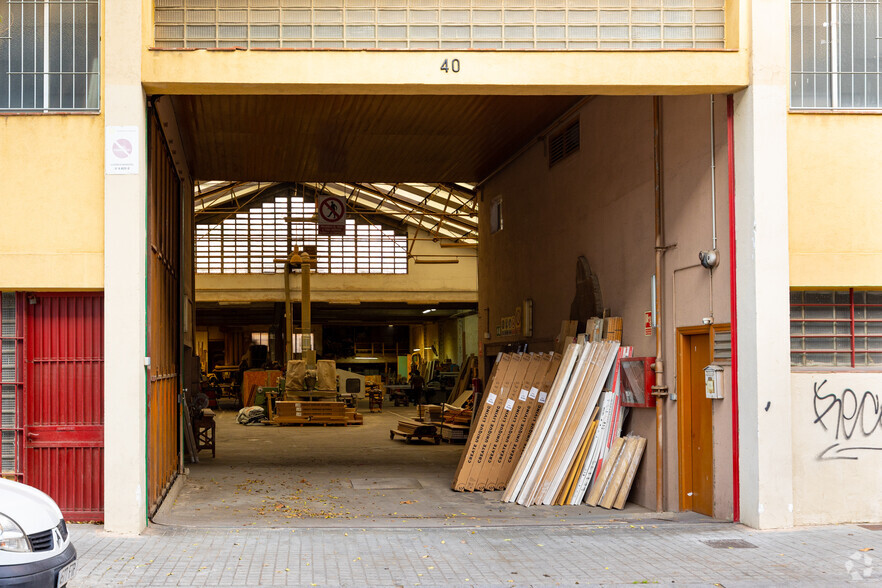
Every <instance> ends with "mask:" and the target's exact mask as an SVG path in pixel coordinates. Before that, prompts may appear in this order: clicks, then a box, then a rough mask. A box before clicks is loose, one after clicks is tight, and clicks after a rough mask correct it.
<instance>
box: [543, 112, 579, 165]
mask: <svg viewBox="0 0 882 588" xmlns="http://www.w3.org/2000/svg"><path fill="white" fill-rule="evenodd" d="M579 135H580V133H579V121H578V120H576V121H575V122H572V123H570V124H569V125H568V126H567V127H566V128H564V129H563V130H562V131H559V132H557V133H555V134H554V135H552V136H551V137H549V139H548V167H552V166H553V165H555V164H556V163H558V162H560V161H562V160H564V159H566V158H567V157H569V156H570V155H572V154H573V153H575V152H576V151H578V150H579Z"/></svg>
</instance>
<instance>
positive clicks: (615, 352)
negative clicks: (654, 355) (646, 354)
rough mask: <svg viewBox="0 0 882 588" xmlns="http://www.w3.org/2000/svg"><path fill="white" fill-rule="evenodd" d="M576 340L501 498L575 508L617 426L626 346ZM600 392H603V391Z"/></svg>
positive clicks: (581, 498) (600, 461)
mask: <svg viewBox="0 0 882 588" xmlns="http://www.w3.org/2000/svg"><path fill="white" fill-rule="evenodd" d="M585 339H586V337H580V338H579V340H577V342H576V343H573V344H571V345H570V346H569V347H568V348H567V351H566V354H565V355H564V359H563V361H562V368H561V370H560V372H559V373H558V377H557V378H555V380H554V383H553V385H552V386H551V389H550V390H549V393H548V397H547V402H546V406H545V408H544V409H543V411H542V413H541V414H540V416H539V419H538V420H537V421H536V425H535V431H534V432H533V435H532V436H531V437H530V439H529V442H528V443H527V446H526V447H525V449H524V451H523V455H522V456H521V458H520V461H519V462H518V463H517V466H516V468H515V469H514V472H513V474H512V476H511V479H510V480H509V483H508V486H507V488H506V491H505V493H504V495H503V498H502V500H503V501H504V502H517V503H518V504H521V505H524V506H530V505H533V504H545V505H549V504H579V503H581V502H582V500H583V498H584V495H585V492H586V491H587V490H588V488H589V487H591V484H592V481H593V480H594V471H595V470H596V469H597V467H598V463H601V464H602V460H603V458H604V457H605V454H604V448H605V446H606V443H607V441H608V440H609V438H610V435H612V434H613V433H615V437H618V431H619V430H620V427H621V420H622V409H621V391H620V383H619V364H620V362H619V361H618V360H620V359H621V358H622V357H625V356H629V355H630V353H631V349H630V348H621V347H620V345H619V342H618V341H609V340H599V341H595V342H589V341H585ZM605 390H606V391H605Z"/></svg>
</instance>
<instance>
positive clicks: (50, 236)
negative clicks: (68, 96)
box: [0, 114, 104, 290]
mask: <svg viewBox="0 0 882 588" xmlns="http://www.w3.org/2000/svg"><path fill="white" fill-rule="evenodd" d="M0 162H4V163H3V165H2V166H0V210H2V211H3V212H2V224H3V229H2V237H0V288H4V289H21V290H38V289H56V290H74V289H93V288H94V289H100V288H103V287H104V117H103V115H94V114H78V115H62V114H49V115H22V116H0Z"/></svg>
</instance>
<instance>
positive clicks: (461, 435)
mask: <svg viewBox="0 0 882 588" xmlns="http://www.w3.org/2000/svg"><path fill="white" fill-rule="evenodd" d="M441 408H442V412H441V438H442V439H444V440H445V441H447V442H448V443H453V442H459V441H465V440H466V439H468V436H469V430H470V426H469V425H470V423H471V422H472V411H471V410H470V409H467V408H459V407H456V406H451V405H450V404H443V405H442V407H441Z"/></svg>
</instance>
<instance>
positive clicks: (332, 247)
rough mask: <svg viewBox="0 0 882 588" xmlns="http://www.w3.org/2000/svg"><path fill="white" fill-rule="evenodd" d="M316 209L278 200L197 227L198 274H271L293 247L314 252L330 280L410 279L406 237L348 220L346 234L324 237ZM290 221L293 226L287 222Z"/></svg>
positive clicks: (292, 198)
mask: <svg viewBox="0 0 882 588" xmlns="http://www.w3.org/2000/svg"><path fill="white" fill-rule="evenodd" d="M314 216H315V204H314V203H313V202H308V201H306V200H304V199H303V198H302V197H299V196H293V195H292V196H290V197H289V196H278V197H276V198H275V199H274V200H272V201H270V202H265V203H263V204H262V205H261V206H260V207H256V208H254V209H252V210H250V211H248V212H242V213H239V214H236V215H235V216H234V217H232V218H228V219H226V220H224V221H223V222H221V223H213V224H212V223H209V224H197V225H196V272H197V273H202V274H267V273H269V274H272V273H279V272H281V271H282V264H281V263H277V262H276V261H275V260H276V259H284V258H285V257H287V256H288V252H289V238H290V243H291V247H292V248H293V246H295V245H296V246H298V247H300V248H301V249H303V248H304V247H315V248H316V251H317V260H316V271H317V272H318V273H324V274H327V273H331V274H355V273H359V274H362V273H365V274H406V273H407V257H408V256H407V235H406V234H399V233H398V232H396V231H394V230H392V229H386V228H383V227H381V226H378V225H373V224H356V222H355V220H352V219H347V221H346V234H345V235H340V236H331V237H328V236H322V235H319V234H318V225H317V224H316V223H315V222H314V221H313V220H312V219H313V217H314ZM289 221H290V222H289Z"/></svg>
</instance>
